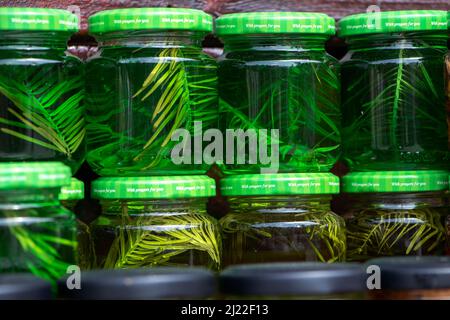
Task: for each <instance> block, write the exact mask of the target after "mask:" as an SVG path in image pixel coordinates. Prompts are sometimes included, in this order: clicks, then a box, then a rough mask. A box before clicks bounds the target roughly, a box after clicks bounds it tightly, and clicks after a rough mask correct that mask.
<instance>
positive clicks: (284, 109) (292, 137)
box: [219, 35, 341, 174]
mask: <svg viewBox="0 0 450 320" xmlns="http://www.w3.org/2000/svg"><path fill="white" fill-rule="evenodd" d="M325 40H326V38H324V37H317V38H315V37H314V36H310V38H306V37H305V38H300V36H298V35H294V36H288V35H281V36H280V35H264V36H263V35H261V36H248V37H244V36H236V37H233V38H231V37H230V39H228V38H224V41H225V44H226V45H225V52H224V55H223V56H222V57H221V59H220V60H219V97H220V102H219V105H220V128H221V129H222V132H225V130H227V129H234V130H237V129H242V130H244V131H245V133H246V134H247V136H246V137H243V138H239V137H238V138H236V139H235V141H234V143H233V144H232V145H231V146H232V148H233V150H228V149H227V150H226V153H227V155H228V154H230V152H232V151H233V152H234V155H235V157H233V158H232V159H225V160H224V165H223V168H222V169H223V171H224V172H225V173H227V174H245V173H260V169H261V168H273V166H274V165H275V161H277V166H278V168H276V169H278V172H322V171H323V172H327V171H329V170H330V169H331V168H332V167H333V165H334V164H335V162H336V160H337V158H338V157H339V151H340V132H339V131H340V122H341V119H340V105H339V103H340V101H339V99H340V98H339V92H340V82H339V65H338V62H337V60H335V59H334V58H333V57H331V56H329V55H328V54H327V53H326V52H325V49H324V47H325ZM272 129H273V130H278V133H276V132H272V131H271V130H272ZM261 130H267V132H264V131H261ZM235 133H237V132H235ZM275 144H278V148H279V152H276V153H274V151H275V149H274V145H275ZM229 145H230V142H229V141H228V138H227V148H228V147H229ZM261 150H262V151H263V152H262V153H261ZM257 152H259V153H258V154H256V153H257ZM264 155H265V156H264Z"/></svg>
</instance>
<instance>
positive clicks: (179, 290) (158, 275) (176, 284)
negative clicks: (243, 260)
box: [58, 267, 217, 300]
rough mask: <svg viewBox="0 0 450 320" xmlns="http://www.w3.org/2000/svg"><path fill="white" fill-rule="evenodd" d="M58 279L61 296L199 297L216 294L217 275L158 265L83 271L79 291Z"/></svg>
mask: <svg viewBox="0 0 450 320" xmlns="http://www.w3.org/2000/svg"><path fill="white" fill-rule="evenodd" d="M66 281H67V278H66V277H63V278H62V279H61V280H60V281H59V282H58V289H59V290H58V296H59V297H60V298H62V299H73V300H186V299H189V300H197V299H209V298H212V297H213V296H214V295H215V294H216V287H217V284H216V278H215V275H214V273H213V272H212V271H211V270H208V269H204V268H200V267H155V268H151V269H149V268H142V269H127V270H95V271H88V272H84V273H83V276H82V285H81V289H80V290H70V289H68V288H67V285H66Z"/></svg>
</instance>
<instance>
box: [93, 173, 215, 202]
mask: <svg viewBox="0 0 450 320" xmlns="http://www.w3.org/2000/svg"><path fill="white" fill-rule="evenodd" d="M215 195H216V184H215V181H214V179H212V178H209V177H206V176H195V175H193V176H154V177H115V178H112V177H110V178H107V177H104V178H99V179H97V180H95V181H94V182H93V183H92V197H93V198H96V199H180V198H206V197H214V196H215Z"/></svg>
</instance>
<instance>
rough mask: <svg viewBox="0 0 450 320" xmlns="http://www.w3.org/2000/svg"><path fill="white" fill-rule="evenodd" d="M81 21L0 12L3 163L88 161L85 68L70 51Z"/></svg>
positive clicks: (50, 13)
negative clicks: (71, 41) (69, 43)
mask: <svg viewBox="0 0 450 320" xmlns="http://www.w3.org/2000/svg"><path fill="white" fill-rule="evenodd" d="M77 31H78V18H77V17H76V16H75V15H73V14H71V13H70V12H68V11H65V10H57V9H37V8H7V7H3V8H0V162H12V161H59V162H64V163H65V164H66V165H68V166H70V167H71V169H72V173H75V172H76V171H77V170H78V168H79V167H80V166H81V163H82V162H83V161H84V158H85V154H86V145H85V139H84V138H85V132H86V128H85V118H84V113H85V110H84V107H85V106H84V66H83V64H82V62H81V61H80V59H78V58H77V57H75V56H73V55H71V54H68V53H67V51H66V50H67V41H68V39H69V38H70V36H71V35H72V34H73V33H75V32H77Z"/></svg>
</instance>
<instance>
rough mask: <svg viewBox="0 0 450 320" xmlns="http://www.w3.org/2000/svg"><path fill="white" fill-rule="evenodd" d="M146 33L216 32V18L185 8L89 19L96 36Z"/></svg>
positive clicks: (108, 14) (104, 14) (122, 12)
mask: <svg viewBox="0 0 450 320" xmlns="http://www.w3.org/2000/svg"><path fill="white" fill-rule="evenodd" d="M146 29H148V30H192V31H204V32H212V30H213V18H212V16H210V15H209V14H207V13H205V12H203V11H200V10H195V9H182V8H132V9H115V10H106V11H100V12H98V13H96V14H94V15H93V16H91V17H90V18H89V32H91V33H96V34H101V33H107V32H113V31H121V30H146Z"/></svg>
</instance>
